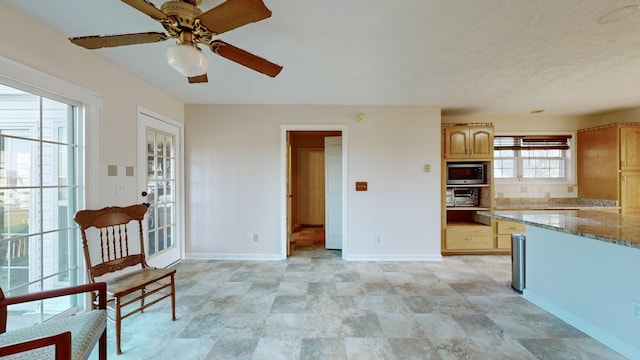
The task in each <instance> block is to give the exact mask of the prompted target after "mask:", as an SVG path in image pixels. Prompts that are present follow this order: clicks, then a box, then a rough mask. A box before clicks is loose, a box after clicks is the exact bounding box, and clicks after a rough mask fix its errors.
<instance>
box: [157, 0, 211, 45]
mask: <svg viewBox="0 0 640 360" xmlns="http://www.w3.org/2000/svg"><path fill="white" fill-rule="evenodd" d="M160 10H162V12H164V13H165V14H167V15H168V16H169V20H168V21H166V22H165V21H163V22H162V25H163V26H164V28H165V29H166V30H167V32H168V33H169V35H170V36H172V37H177V38H179V39H180V43H181V44H183V43H186V44H190V45H193V46H195V45H196V44H198V43H203V44H209V43H210V42H211V40H212V37H213V34H211V33H210V32H209V31H208V30H207V29H205V28H203V27H202V26H200V24H199V21H198V20H196V19H198V18H199V16H200V15H202V10H200V9H199V8H197V7H196V6H194V5H192V4H190V3H188V2H183V1H167V2H165V3H164V4H162V6H161V7H160ZM185 35H186V36H185Z"/></svg>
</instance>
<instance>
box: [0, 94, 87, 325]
mask: <svg viewBox="0 0 640 360" xmlns="http://www.w3.org/2000/svg"><path fill="white" fill-rule="evenodd" d="M78 109H79V104H74V103H73V102H72V101H68V102H65V101H59V100H53V99H50V98H47V97H45V96H41V95H37V94H32V93H28V92H25V91H22V90H19V89H14V88H11V87H8V86H4V85H1V84H0V210H1V213H0V286H1V287H2V289H3V290H4V292H5V293H8V294H9V295H18V294H23V293H27V292H35V291H41V290H50V289H54V288H58V287H66V286H69V285H76V284H77V283H78V266H77V244H78V239H77V235H76V231H75V224H74V223H73V214H75V211H76V208H77V207H76V199H77V186H76V179H77V176H76V170H75V169H76V158H77V148H78V146H77V136H76V135H75V134H76V131H75V129H76V125H77V123H78V121H79V113H80V111H78ZM75 300H76V299H75V298H61V299H59V300H56V301H46V302H41V303H37V304H36V303H29V304H24V305H22V306H23V307H22V308H20V309H12V311H14V312H23V313H24V315H25V317H27V315H28V317H29V319H30V320H26V321H31V322H39V321H42V320H43V319H46V318H48V317H51V316H55V315H57V314H59V313H61V312H63V311H66V310H67V309H69V308H71V307H73V306H75V305H76V304H75Z"/></svg>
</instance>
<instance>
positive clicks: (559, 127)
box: [442, 114, 599, 133]
mask: <svg viewBox="0 0 640 360" xmlns="http://www.w3.org/2000/svg"><path fill="white" fill-rule="evenodd" d="M598 119H599V116H546V115H542V114H532V115H520V116H443V117H442V122H443V123H477V122H485V123H493V124H494V125H495V128H494V130H495V131H496V132H503V133H512V132H575V131H577V130H579V129H583V128H585V127H589V126H591V125H590V124H591V123H593V122H595V121H598Z"/></svg>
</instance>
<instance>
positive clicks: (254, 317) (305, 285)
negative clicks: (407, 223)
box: [92, 230, 624, 360]
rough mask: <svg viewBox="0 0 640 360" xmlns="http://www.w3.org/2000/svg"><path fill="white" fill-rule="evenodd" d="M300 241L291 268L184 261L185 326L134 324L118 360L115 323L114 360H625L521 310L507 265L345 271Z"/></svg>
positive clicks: (158, 310)
mask: <svg viewBox="0 0 640 360" xmlns="http://www.w3.org/2000/svg"><path fill="white" fill-rule="evenodd" d="M296 237H297V241H296V243H295V244H294V245H293V246H292V256H291V257H290V258H289V259H287V260H286V261H264V262H258V261H194V260H188V261H183V262H181V263H179V264H178V265H176V267H177V270H178V272H177V278H176V281H177V284H178V288H177V316H178V320H177V321H175V322H172V321H171V316H170V307H169V303H168V302H165V304H162V305H161V306H158V305H156V306H154V307H152V308H150V309H149V310H148V311H147V312H145V313H144V314H137V315H135V316H133V317H131V318H129V319H126V320H125V321H124V323H123V340H122V343H123V351H124V353H123V354H122V355H119V356H117V355H115V340H114V339H113V334H114V331H113V326H112V325H111V324H109V329H108V333H109V358H111V359H115V360H128V359H136V360H140V359H181V360H182V359H254V360H258V359H269V360H274V359H331V360H337V359H366V360H371V359H398V360H404V359H492V360H494V359H624V357H622V356H621V355H619V354H618V353H616V352H614V351H612V350H611V349H609V348H607V347H606V346H604V345H602V344H601V343H599V342H598V341H596V340H594V339H592V338H590V337H588V336H587V335H585V334H584V333H582V332H580V331H578V330H577V329H575V328H573V327H572V326H570V325H568V324H566V323H564V322H563V321H561V320H559V319H557V318H556V317H554V316H552V315H550V314H548V313H546V312H545V311H543V310H541V309H540V308H538V307H536V306H534V305H532V304H530V303H528V302H527V301H526V300H523V299H522V298H521V297H520V296H519V294H518V293H516V292H514V291H513V290H512V289H511V288H510V286H509V284H510V278H511V272H510V269H511V268H510V261H511V260H510V257H508V256H453V257H445V258H444V261H442V262H386V261H385V262H364V261H363V262H359V261H358V262H347V261H343V260H342V259H341V253H340V251H331V250H324V249H323V248H322V245H323V243H322V239H318V238H317V236H315V235H314V234H313V231H312V230H307V231H306V232H302V233H299V234H297V235H296ZM95 355H96V354H95V351H94V354H93V356H92V359H96V358H97V357H96V356H95Z"/></svg>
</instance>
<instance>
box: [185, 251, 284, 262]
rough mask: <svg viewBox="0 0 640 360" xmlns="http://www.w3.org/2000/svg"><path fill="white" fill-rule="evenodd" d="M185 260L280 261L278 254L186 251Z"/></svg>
mask: <svg viewBox="0 0 640 360" xmlns="http://www.w3.org/2000/svg"><path fill="white" fill-rule="evenodd" d="M185 258H186V259H187V260H246V261H281V260H284V259H283V258H282V257H281V256H280V254H226V253H187V254H185Z"/></svg>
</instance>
